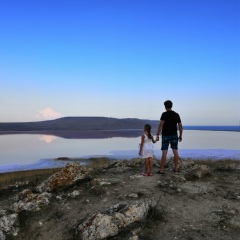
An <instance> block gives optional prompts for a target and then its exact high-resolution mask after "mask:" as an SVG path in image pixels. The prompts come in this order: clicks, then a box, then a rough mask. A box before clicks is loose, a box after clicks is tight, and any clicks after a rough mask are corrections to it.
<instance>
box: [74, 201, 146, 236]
mask: <svg viewBox="0 0 240 240" xmlns="http://www.w3.org/2000/svg"><path fill="white" fill-rule="evenodd" d="M149 208H150V205H149V203H146V202H142V203H135V204H132V205H120V204H118V205H115V206H113V207H111V208H109V209H107V210H106V211H105V212H100V213H95V214H93V215H92V216H90V217H89V218H88V219H87V220H86V221H84V222H83V223H82V224H81V225H79V226H78V233H79V235H80V237H81V239H82V240H99V239H105V238H108V237H113V236H116V235H117V234H118V233H119V232H121V230H122V229H123V228H125V227H127V226H129V225H130V224H132V223H134V222H141V221H142V220H143V219H144V218H145V217H146V216H147V214H148V211H149Z"/></svg>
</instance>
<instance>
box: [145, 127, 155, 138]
mask: <svg viewBox="0 0 240 240" xmlns="http://www.w3.org/2000/svg"><path fill="white" fill-rule="evenodd" d="M151 128H152V127H151V125H150V124H145V126H144V129H145V131H146V132H148V138H149V139H152V138H153V136H152V134H151Z"/></svg>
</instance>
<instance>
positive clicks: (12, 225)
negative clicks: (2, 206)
mask: <svg viewBox="0 0 240 240" xmlns="http://www.w3.org/2000/svg"><path fill="white" fill-rule="evenodd" d="M0 231H2V234H1V233H0V236H1V235H2V236H3V239H4V233H6V234H10V235H13V236H16V235H17V234H18V231H19V219H18V214H16V213H13V214H10V215H5V216H3V217H1V218H0ZM0 239H1V238H0Z"/></svg>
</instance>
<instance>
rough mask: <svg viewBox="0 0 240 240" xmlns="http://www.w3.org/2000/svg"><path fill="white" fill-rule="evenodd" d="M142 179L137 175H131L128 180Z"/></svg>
mask: <svg viewBox="0 0 240 240" xmlns="http://www.w3.org/2000/svg"><path fill="white" fill-rule="evenodd" d="M142 177H143V175H141V174H137V175H132V176H130V177H129V178H131V179H139V178H142Z"/></svg>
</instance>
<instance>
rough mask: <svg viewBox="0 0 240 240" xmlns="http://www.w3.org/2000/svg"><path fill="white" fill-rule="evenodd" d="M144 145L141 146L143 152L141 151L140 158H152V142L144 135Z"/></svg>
mask: <svg viewBox="0 0 240 240" xmlns="http://www.w3.org/2000/svg"><path fill="white" fill-rule="evenodd" d="M144 136H145V138H144V144H143V150H142V157H143V158H149V157H152V156H153V154H154V152H153V142H152V139H149V138H148V136H147V135H146V134H144Z"/></svg>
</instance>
